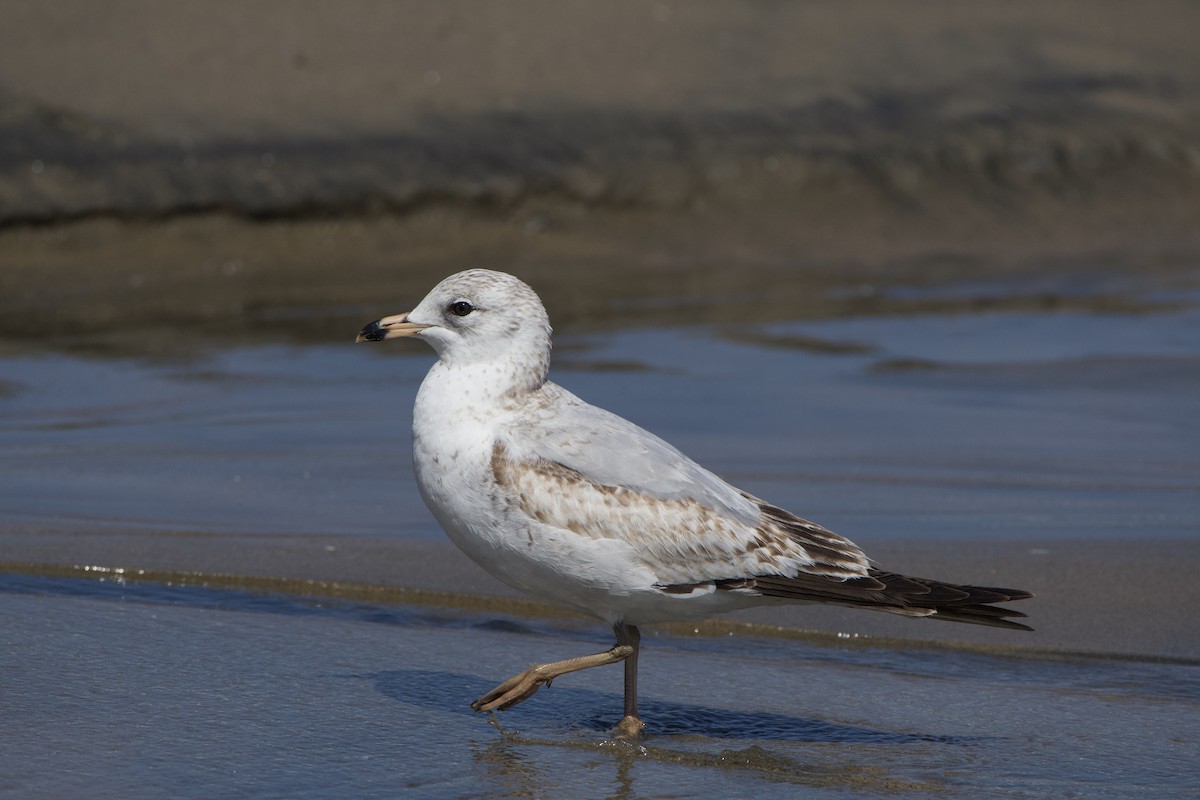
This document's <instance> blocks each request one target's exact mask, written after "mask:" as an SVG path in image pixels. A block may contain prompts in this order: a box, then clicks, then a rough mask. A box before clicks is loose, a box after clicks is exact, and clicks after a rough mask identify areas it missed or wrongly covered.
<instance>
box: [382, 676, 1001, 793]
mask: <svg viewBox="0 0 1200 800" xmlns="http://www.w3.org/2000/svg"><path fill="white" fill-rule="evenodd" d="M358 677H360V678H364V679H368V680H371V681H372V682H374V684H375V686H376V688H377V690H378V691H379V692H381V693H382V694H384V695H386V696H387V697H389V698H391V699H393V700H397V701H400V702H403V703H408V704H415V705H419V706H427V707H432V708H433V709H434V710H436V711H439V712H442V713H452V714H459V715H464V716H466V715H472V714H474V712H473V711H471V710H470V707H469V706H468V705H467V702H466V700H465V699H464V698H473V697H476V696H478V695H480V694H482V693H484V692H486V691H487V690H488V689H490V688H491V684H490V683H489V682H488V681H486V680H483V679H481V678H478V677H475V676H472V675H464V674H459V673H453V672H438V671H430V670H419V669H404V670H389V671H387V672H381V673H375V674H372V675H363V676H358ZM619 701H620V697H619V696H618V695H616V694H613V693H609V692H600V691H595V690H590V689H580V688H573V687H556V688H555V689H554V703H552V704H551V703H530V704H526V705H524V706H522V708H521V714H520V715H519V717H518V719H519V723H518V724H519V725H520V728H521V729H520V730H518V729H517V728H515V727H512V728H510V727H508V725H506V722H505V721H502V720H501V718H500V717H499V716H497V715H495V714H492V715H489V722H490V723H491V725H492V726H493V727H494V728H495V729H496V730H497V731H499V732H500V738H499V739H496V740H492V741H489V742H486V743H482V744H481V743H478V742H476V743H473V745H472V752H473V755H474V758H475V759H476V761H477V762H478V763H480V764H481V765H482V766H483V767H484V768H485V769H484V771H485V773H486V774H487V775H488V776H489V778H491V779H492V780H494V781H495V782H496V783H497V784H499V785H501V786H504V787H505V789H506V796H513V797H542V796H562V794H561V792H559V791H556V790H558V789H560V788H561V787H559V786H558V783H557V778H556V774H558V770H555V769H547V768H543V767H541V766H539V759H540V758H542V757H541V756H539V755H538V749H539V748H547V747H552V748H562V749H567V750H573V751H577V752H578V753H580V754H583V755H586V756H588V757H589V760H588V764H589V765H591V766H592V767H602V766H606V765H611V767H612V768H613V770H614V772H613V785H614V787H615V788H614V789H613V790H612V793H611V794H610V795H608V796H610V797H614V798H626V797H636V796H638V795H637V793H636V792H635V790H634V781H635V777H636V775H637V774H638V770H639V769H640V768H642V765H643V764H645V763H649V764H655V765H674V766H682V767H689V768H719V769H733V770H749V771H752V772H754V773H756V774H758V775H759V776H761V777H766V778H769V779H771V780H777V781H784V782H789V783H798V784H803V785H809V786H823V787H839V786H840V787H843V788H858V789H872V790H882V789H885V788H890V789H898V788H903V789H907V790H914V791H916V790H929V789H933V788H937V787H936V786H935V785H934V784H927V783H913V782H911V781H900V780H899V779H897V778H895V777H894V776H890V775H889V774H888V770H887V768H886V767H885V766H882V765H881V763H880V761H881V759H880V757H879V756H880V753H879V752H878V748H879V747H881V746H891V745H928V744H938V745H941V746H955V745H971V744H976V743H979V742H983V741H984V740H985V739H984V737H950V736H934V735H919V734H906V733H900V732H895V731H887V730H880V729H872V728H866V727H861V726H855V725H845V724H839V723H835V722H829V721H825V720H818V719H812V718H806V717H797V716H789V715H785V714H775V713H769V712H743V711H735V710H730V709H721V708H713V707H709V706H700V705H694V704H688V703H673V702H669V701H663V700H647V701H645V702H644V703H643V704H642V712H643V717H644V718H645V719H646V720H647V721H648V725H649V728H648V730H649V731H650V734H649V735H648V736H647V738H646V739H644V740H643V741H642V742H639V743H631V742H627V741H623V740H619V739H610V738H609V737H608V735H607V734H608V731H609V730H611V728H612V727H613V726H614V725H615V724H616V723H617V721H618V719H617V716H619V715H614V714H613V713H612V709H614V708H620V702H619ZM512 717H517V715H510V718H512ZM731 740H732V741H731ZM747 740H752V741H758V742H761V743H760V744H751V745H748V746H746V745H745V744H744V743H745V742H746V741H747ZM772 742H775V743H782V742H793V743H806V744H815V745H843V747H841V748H838V749H837V750H836V751H834V752H833V753H826V754H825V758H823V759H821V760H819V761H818V760H814V761H812V762H802V761H800V760H798V759H796V758H795V757H793V756H789V755H785V754H783V753H780V752H776V751H775V750H773V749H772V747H771V744H770V743H772ZM730 745H732V746H730ZM863 747H868V748H870V749H871V752H870V753H869V757H867V758H865V759H864V753H863V752H862V748H863ZM822 749H826V748H822ZM885 749H886V748H885ZM546 758H548V759H549V760H550V762H551V763H554V762H555V761H556V760H557V759H558V758H559V756H547V757H546ZM864 763H866V764H870V766H864ZM591 779H592V780H596V779H597V778H596V776H595V775H593V776H592V778H591Z"/></svg>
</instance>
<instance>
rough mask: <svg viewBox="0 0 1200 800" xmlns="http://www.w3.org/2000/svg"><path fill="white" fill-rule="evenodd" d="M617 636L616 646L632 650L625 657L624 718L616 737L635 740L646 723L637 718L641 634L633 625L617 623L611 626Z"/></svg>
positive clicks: (615, 729)
mask: <svg viewBox="0 0 1200 800" xmlns="http://www.w3.org/2000/svg"><path fill="white" fill-rule="evenodd" d="M613 632H615V633H616V634H617V644H618V645H625V646H628V647H630V648H632V651H631V652H630V653H629V655H628V656H626V657H625V716H624V717H622V718H621V721H620V722H618V723H617V727H616V728H614V729H613V730H614V731H616V734H617V737H618V738H621V739H636V738H638V737H639V736H641V735H642V729H643V728H645V727H646V723H644V722H642V720H641V718H640V717H638V710H637V662H638V649H639V647H640V645H641V641H642V634H641V632H640V631H638V629H637V628H636V627H635V626H633V625H625V624H623V623H617V624H616V625H614V626H613Z"/></svg>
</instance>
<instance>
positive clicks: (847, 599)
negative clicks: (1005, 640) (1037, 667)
mask: <svg viewBox="0 0 1200 800" xmlns="http://www.w3.org/2000/svg"><path fill="white" fill-rule="evenodd" d="M753 584H754V585H753V588H754V589H755V590H757V591H758V592H760V593H761V594H763V595H765V596H767V597H778V598H780V599H784V600H796V601H801V602H810V603H833V604H836V605H844V606H851V607H855V608H866V609H871V610H874V611H885V612H888V613H890V614H900V615H903V616H908V617H930V618H931V619H940V620H944V621H947V622H967V623H971V624H973V625H991V626H993V627H997V628H1009V629H1012V630H1024V631H1031V630H1033V628H1030V627H1029V626H1028V625H1022V624H1021V623H1019V622H1013V621H1012V618H1024V617H1025V614H1022V613H1021V612H1020V611H1013V610H1011V609H1008V608H999V607H996V606H994V605H991V604H992V603H1007V602H1010V601H1013V600H1025V599H1028V598H1030V597H1033V594H1032V593H1031V592H1026V591H1023V590H1020V589H1001V588H997V587H991V586H962V585H958V584H953V583H945V582H943V581H935V580H929V579H927V578H915V577H912V576H910V575H900V574H898V573H895V572H885V571H883V570H877V569H872V570H870V572H868V574H867V577H861V578H850V579H847V580H836V579H831V578H828V577H823V576H820V575H807V574H803V573H801V574H799V575H797V576H795V577H793V578H788V577H784V576H780V575H767V576H761V577H756V578H754V579H753ZM746 588H750V587H746Z"/></svg>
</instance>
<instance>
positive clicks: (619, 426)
mask: <svg viewBox="0 0 1200 800" xmlns="http://www.w3.org/2000/svg"><path fill="white" fill-rule="evenodd" d="M550 332H551V329H550V321H549V317H548V315H547V313H546V309H545V307H544V306H543V305H542V301H541V300H540V299H539V298H538V296H537V294H536V293H535V292H534V290H533V289H532V288H530V287H529V286H528V285H526V284H525V283H524V282H522V281H521V280H519V279H517V278H515V277H513V276H512V275H508V274H505V273H503V272H494V271H491V270H484V269H472V270H467V271H465V272H459V273H457V274H455V275H451V276H450V277H448V278H446V279H445V280H443V281H442V282H441V283H439V284H438V285H437V286H435V287H434V289H433V291H431V292H430V293H429V294H428V295H427V296H426V297H425V298H424V299H423V300H421V302H420V303H418V304H417V306H416V308H414V309H413V310H412V311H409V312H407V313H404V314H396V315H394V316H388V317H384V318H382V319H379V320H376V321H375V322H371V323H369V324H368V325H366V327H364V328H363V329H362V330H361V331H360V332H359V334H358V339H357V341H360V342H363V341H367V342H378V341H382V340H384V339H394V338H404V337H414V338H418V339H422V340H424V341H425V342H427V343H429V344H430V345H431V346H432V347H433V349H434V351H435V352H436V354H437V361H436V362H435V363H434V364H433V366H432V367H431V368H430V369H429V372H428V374H427V375H426V376H425V379H424V381H423V382H422V383H421V388H420V390H419V391H418V392H417V397H416V402H415V405H414V408H413V466H414V473H415V476H416V482H417V488H418V490H419V491H420V494H421V498H422V499H423V500H424V501H425V504H426V505H427V506H428V507H429V510H430V511H431V512H433V516H434V517H435V518H436V519H437V521H438V523H439V524H440V525H441V527H442V528H443V529H444V530H445V532H446V534H447V536H449V538H450V539H451V540H452V541H453V542H454V543H455V544H456V545H457V546H458V547H459V548H461V549H462V551H463V552H464V553H466V555H467V556H469V557H470V558H471V559H472V560H473V561H475V563H477V564H479V566H481V567H483V569H485V570H486V571H487V572H489V573H491V574H492V575H494V576H495V577H497V578H499V579H500V580H501V581H503V582H505V583H507V584H508V585H510V586H512V587H515V588H516V589H519V590H521V591H523V592H526V593H528V594H531V595H534V596H536V597H539V598H542V599H544V600H548V601H550V602H551V603H555V604H558V605H561V606H565V607H566V608H569V609H573V610H575V611H577V612H581V613H583V614H585V615H588V616H591V617H598V618H599V619H601V620H603V621H604V622H607V623H608V624H609V625H611V626H612V629H613V632H614V634H615V635H616V640H617V641H616V644H614V645H613V647H612V648H611V649H609V650H606V651H604V652H602V653H594V654H591V655H585V656H579V657H576V658H569V659H565V660H562V661H554V662H550V663H546V664H538V665H535V666H533V667H530V668H529V669H527V670H525V671H524V672H522V673H520V674H518V675H516V676H514V677H512V678H510V679H509V680H507V681H505V682H504V683H501V684H500V685H499V686H497V687H496V688H494V689H492V690H491V691H490V692H488V693H487V694H485V695H483V696H482V697H480V698H479V699H477V700H475V702H473V703H472V704H471V706H472V708H474V709H475V710H476V711H494V710H504V709H507V708H510V707H511V706H514V705H516V704H517V703H520V702H522V701H524V700H527V699H528V698H530V697H531V696H533V694H534V693H535V692H537V691H538V689H539V688H540V687H542V686H549V685H550V683H551V681H553V680H554V679H555V678H557V677H559V676H560V675H565V674H567V673H570V672H576V671H578V670H582V669H587V668H589V667H598V666H603V665H606V664H616V663H620V662H623V663H624V669H625V707H624V716H623V717H622V719H621V721H620V722H619V723H618V724H617V726H616V728H615V729H614V733H615V735H616V736H617V737H618V738H630V739H632V738H637V737H638V736H639V735H640V734H641V732H642V730H643V728H644V723H643V722H642V720H641V719H640V717H639V716H638V710H637V659H638V649H639V643H640V639H641V635H640V633H639V630H638V629H639V627H640V626H643V625H647V624H652V623H659V622H672V621H682V620H697V619H703V618H705V617H709V616H711V615H714V614H719V613H722V612H727V611H734V610H737V609H743V608H750V607H753V606H761V605H770V604H776V603H827V604H834V605H841V606H851V607H855V608H864V609H871V610H875V611H885V612H889V613H892V614H900V615H903V616H908V617H928V618H930V619H940V620H950V621H954V622H969V623H974V624H979V625H992V626H996V627H1001V628H1009V629H1019V630H1032V629H1031V628H1029V627H1027V626H1025V625H1022V624H1020V623H1017V622H1013V621H1011V619H1009V618H1010V617H1024V616H1025V615H1024V614H1022V613H1020V612H1019V611H1012V610H1009V609H1007V608H999V607H996V606H994V605H992V604H993V603H1001V602H1006V601H1009V600H1022V599H1025V598H1028V597H1032V594H1030V593H1029V592H1025V591H1019V590H1014V589H998V588H988V587H979V586H959V585H956V584H951V583H944V582H942V581H935V580H928V579H925V578H914V577H910V576H907V575H901V574H898V573H895V572H887V571H884V570H881V569H877V568H876V567H875V566H874V565H873V563H872V562H871V561H870V560H869V559H868V558H867V556H866V555H864V554H863V552H862V550H860V549H859V548H858V546H857V545H855V544H854V543H853V542H851V541H850V540H849V539H846V538H844V537H842V536H839V535H838V534H836V533H834V532H832V531H830V530H828V529H826V528H824V527H822V526H821V525H818V524H817V523H815V522H810V521H808V520H806V519H801V518H800V517H798V516H795V515H794V514H792V513H790V512H788V511H785V510H783V509H782V508H778V507H777V506H774V505H771V504H770V503H768V502H766V501H764V500H761V499H759V498H757V497H755V496H754V495H752V494H749V493H747V492H744V491H742V490H740V489H738V488H736V487H734V486H732V485H730V484H729V483H726V482H725V481H724V480H722V479H721V478H719V477H717V476H716V475H715V474H713V473H712V472H709V471H708V470H707V469H705V468H704V467H702V466H700V465H699V464H697V463H696V462H695V461H692V460H691V459H690V458H688V457H687V456H685V455H684V454H683V453H681V452H680V451H679V450H677V449H676V448H675V447H673V446H671V445H670V444H668V443H667V442H665V441H663V440H662V439H660V438H659V437H657V436H655V435H654V434H652V433H650V432H648V431H646V430H643V429H642V428H640V427H638V426H637V425H635V424H633V423H632V422H629V421H628V420H626V419H623V418H622V417H619V416H617V415H616V414H613V413H611V412H608V411H605V410H604V409H601V408H597V407H596V406H592V405H589V404H588V403H586V402H584V401H583V400H581V399H580V398H578V397H576V396H575V395H574V394H572V393H570V392H569V391H567V390H566V389H564V388H562V387H561V386H558V385H557V384H555V383H553V382H551V381H550V380H548V379H547V374H548V372H549V368H550Z"/></svg>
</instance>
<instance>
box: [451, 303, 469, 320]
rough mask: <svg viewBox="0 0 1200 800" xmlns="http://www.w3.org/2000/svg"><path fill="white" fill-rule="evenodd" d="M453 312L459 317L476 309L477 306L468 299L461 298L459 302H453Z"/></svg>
mask: <svg viewBox="0 0 1200 800" xmlns="http://www.w3.org/2000/svg"><path fill="white" fill-rule="evenodd" d="M449 310H450V313H451V314H454V315H456V316H459V317H465V316H466V315H467V314H470V313H471V312H472V311H474V310H475V306H473V305H471V304H470V303H468V302H467V301H466V300H459V301H458V302H457V303H451V304H450V306H449Z"/></svg>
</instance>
